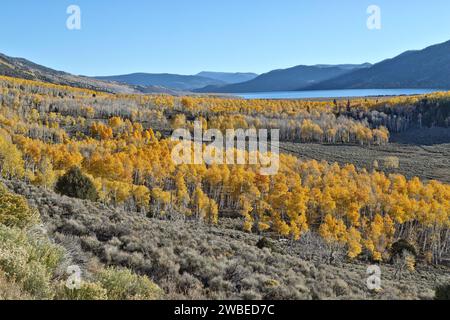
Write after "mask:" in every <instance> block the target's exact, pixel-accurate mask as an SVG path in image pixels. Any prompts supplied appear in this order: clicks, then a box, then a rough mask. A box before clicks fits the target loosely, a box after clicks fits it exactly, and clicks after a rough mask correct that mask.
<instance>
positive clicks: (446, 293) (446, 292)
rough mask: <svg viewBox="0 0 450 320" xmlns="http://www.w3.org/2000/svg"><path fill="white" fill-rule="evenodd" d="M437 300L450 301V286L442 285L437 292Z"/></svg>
mask: <svg viewBox="0 0 450 320" xmlns="http://www.w3.org/2000/svg"><path fill="white" fill-rule="evenodd" d="M435 299H436V300H450V284H446V285H441V286H438V287H437V288H436V291H435Z"/></svg>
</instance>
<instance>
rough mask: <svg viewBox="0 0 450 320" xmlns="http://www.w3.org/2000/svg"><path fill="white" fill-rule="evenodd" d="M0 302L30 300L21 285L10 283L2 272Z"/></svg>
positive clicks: (0, 275) (0, 274) (0, 277)
mask: <svg viewBox="0 0 450 320" xmlns="http://www.w3.org/2000/svg"><path fill="white" fill-rule="evenodd" d="M0 300H30V296H29V295H28V294H27V293H25V292H24V291H23V289H22V288H21V287H20V285H19V284H17V283H15V282H14V281H9V280H8V279H7V278H6V276H5V274H4V273H3V272H1V271H0Z"/></svg>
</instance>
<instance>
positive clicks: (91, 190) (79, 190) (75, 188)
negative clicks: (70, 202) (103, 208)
mask: <svg viewBox="0 0 450 320" xmlns="http://www.w3.org/2000/svg"><path fill="white" fill-rule="evenodd" d="M55 191H56V192H58V193H59V194H62V195H65V196H68V197H71V198H78V199H83V200H91V201H97V199H98V194H97V189H96V188H95V185H94V183H93V182H92V181H91V179H89V178H88V177H87V176H85V175H84V174H83V173H82V172H81V170H80V169H79V168H78V167H73V168H72V169H70V170H69V171H67V172H66V174H64V175H63V176H61V177H60V178H59V179H58V182H57V183H56V187H55Z"/></svg>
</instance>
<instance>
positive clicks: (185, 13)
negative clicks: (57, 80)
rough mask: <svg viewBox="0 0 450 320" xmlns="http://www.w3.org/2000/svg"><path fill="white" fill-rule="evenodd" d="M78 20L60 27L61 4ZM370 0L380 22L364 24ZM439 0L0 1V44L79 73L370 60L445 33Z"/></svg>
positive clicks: (256, 68)
mask: <svg viewBox="0 0 450 320" xmlns="http://www.w3.org/2000/svg"><path fill="white" fill-rule="evenodd" d="M71 4H75V5H78V6H80V8H81V11H82V16H81V19H82V20H81V21H82V29H81V30H77V31H70V30H68V29H67V28H66V20H67V18H68V15H67V14H66V9H67V7H68V6H69V5H71ZM372 4H375V5H378V6H379V7H380V8H381V13H382V16H381V18H382V20H381V21H382V29H381V30H369V29H368V28H367V27H366V20H367V18H368V14H367V13H366V10H367V7H368V6H369V5H372ZM449 13H450V1H448V0H428V1H425V0H414V1H411V0H369V1H366V0H339V1H333V0H220V1H219V0H189V1H188V0H164V1H162V0H128V1H119V0H69V1H67V0H39V1H36V0H14V1H13V0H4V1H2V4H1V7H0V39H1V42H0V52H2V53H5V54H7V55H12V56H18V57H24V58H27V59H29V60H32V61H34V62H36V63H40V64H43V65H45V66H49V67H52V68H55V69H59V70H64V71H68V72H72V73H75V74H84V75H112V74H124V73H131V72H169V73H181V74H194V73H197V72H200V71H202V70H212V71H229V72H231V71H233V72H234V71H240V72H246V71H249V72H257V73H262V72H266V71H269V70H272V69H277V68H285V67H290V66H294V65H299V64H319V63H320V64H322V63H328V64H335V63H362V62H366V61H367V62H378V61H380V60H383V59H385V58H389V57H393V56H395V55H397V54H399V53H401V52H403V51H405V50H409V49H421V48H424V47H426V46H428V45H431V44H435V43H440V42H444V41H447V40H450V19H448V15H449Z"/></svg>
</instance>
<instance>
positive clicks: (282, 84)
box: [196, 64, 371, 93]
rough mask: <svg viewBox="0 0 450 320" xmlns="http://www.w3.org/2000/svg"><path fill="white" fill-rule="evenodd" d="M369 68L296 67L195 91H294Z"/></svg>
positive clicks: (350, 66)
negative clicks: (240, 81) (245, 80)
mask: <svg viewBox="0 0 450 320" xmlns="http://www.w3.org/2000/svg"><path fill="white" fill-rule="evenodd" d="M370 66H371V65H370V64H362V65H335V66H334V65H317V66H296V67H293V68H289V69H280V70H274V71H270V72H268V73H265V74H262V75H260V76H258V77H256V78H255V79H253V80H250V81H247V82H243V83H236V84H230V85H226V86H208V87H205V88H202V89H199V90H196V92H218V93H244V92H269V91H295V90H301V89H303V88H306V87H308V86H311V85H313V84H315V83H319V82H321V81H324V80H328V79H332V78H335V77H337V76H340V75H343V74H346V73H349V72H351V71H353V70H356V69H361V68H363V69H364V68H368V67H370Z"/></svg>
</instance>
